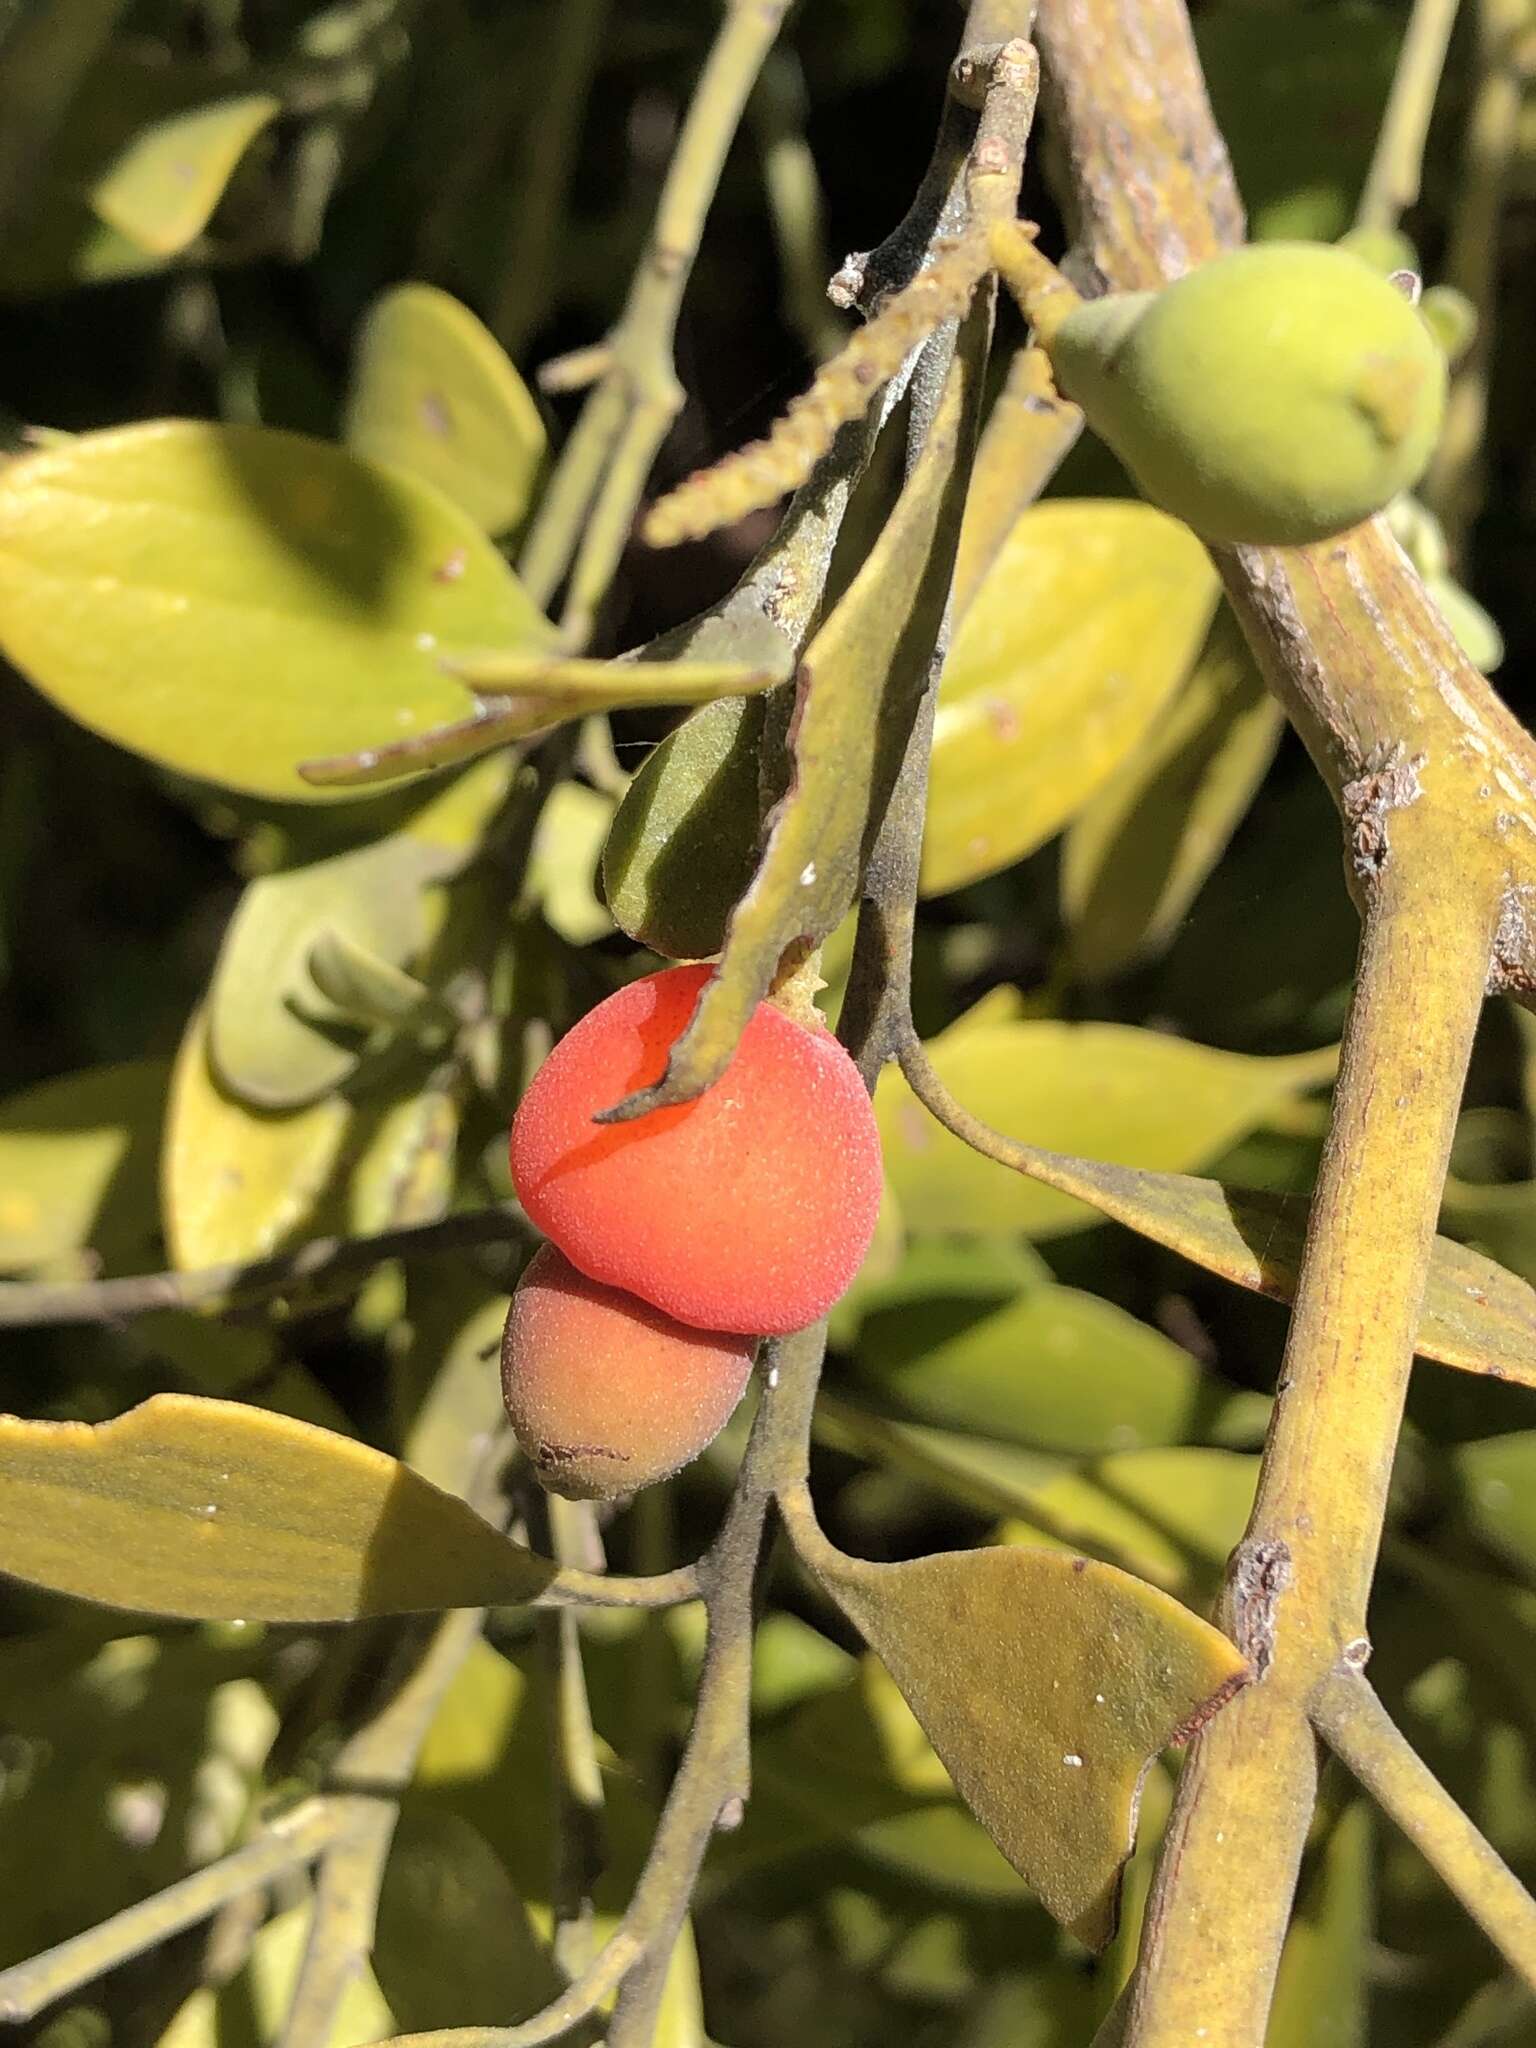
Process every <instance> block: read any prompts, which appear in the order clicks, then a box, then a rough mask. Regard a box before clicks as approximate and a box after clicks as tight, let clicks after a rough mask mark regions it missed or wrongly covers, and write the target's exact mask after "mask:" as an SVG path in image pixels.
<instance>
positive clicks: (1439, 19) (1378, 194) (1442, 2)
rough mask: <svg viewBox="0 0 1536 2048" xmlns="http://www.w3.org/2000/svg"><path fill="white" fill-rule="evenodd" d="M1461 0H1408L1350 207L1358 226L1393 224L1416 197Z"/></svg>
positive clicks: (1377, 226)
mask: <svg viewBox="0 0 1536 2048" xmlns="http://www.w3.org/2000/svg"><path fill="white" fill-rule="evenodd" d="M1459 4H1460V0H1413V12H1412V14H1411V15H1410V16H1409V18H1408V27H1407V31H1406V32H1405V34H1404V36H1403V43H1402V48H1401V49H1400V50H1399V51H1398V55H1397V69H1396V71H1395V72H1394V73H1393V77H1392V90H1391V91H1390V92H1389V93H1388V95H1387V104H1386V110H1385V112H1384V113H1383V114H1382V117H1381V127H1380V128H1379V129H1378V130H1377V134H1376V147H1375V150H1374V151H1373V152H1372V155H1371V167H1370V169H1369V170H1368V171H1367V172H1366V176H1365V184H1364V186H1363V187H1362V189H1361V193H1360V204H1359V205H1358V207H1356V209H1355V226H1356V227H1359V228H1377V229H1388V228H1395V227H1396V226H1397V223H1398V220H1399V219H1400V217H1401V216H1402V214H1403V211H1404V209H1405V208H1407V207H1410V206H1412V205H1413V203H1414V201H1415V200H1416V199H1417V198H1418V196H1419V181H1420V179H1421V178H1422V176H1423V173H1424V144H1425V141H1426V139H1427V138H1428V135H1429V123H1430V117H1431V115H1432V114H1433V113H1434V111H1435V100H1436V98H1437V97H1438V95H1439V92H1440V76H1441V73H1442V72H1443V71H1444V69H1445V53H1446V51H1447V49H1448V48H1449V47H1450V41H1451V30H1452V28H1453V27H1454V26H1455V22H1456V9H1457V7H1458V5H1459Z"/></svg>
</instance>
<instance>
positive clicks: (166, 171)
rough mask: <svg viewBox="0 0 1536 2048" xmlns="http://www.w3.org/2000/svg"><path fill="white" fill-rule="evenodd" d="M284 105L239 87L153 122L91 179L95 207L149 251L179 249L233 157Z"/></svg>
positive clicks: (204, 221) (198, 225)
mask: <svg viewBox="0 0 1536 2048" xmlns="http://www.w3.org/2000/svg"><path fill="white" fill-rule="evenodd" d="M281 111H282V103H281V101H280V100H277V99H274V98H273V96H272V95H271V94H270V93H264V92H253V93H240V94H236V95H235V96H234V97H233V98H230V99H224V100H217V101H215V102H214V103H213V105H211V106H205V107H192V108H189V109H187V110H186V111H185V112H182V113H176V114H169V115H167V116H166V117H165V118H164V119H163V120H159V121H155V122H152V123H151V124H150V125H149V126H147V127H145V128H141V129H140V130H139V131H138V133H137V134H135V135H134V136H133V137H132V138H131V140H130V141H129V142H128V143H127V144H126V145H125V146H124V148H123V149H121V150H120V151H119V152H118V154H117V156H116V157H115V158H114V160H113V161H112V163H111V164H110V165H108V167H107V168H106V170H104V171H103V172H102V174H101V175H100V177H98V178H97V180H96V182H95V183H94V184H93V185H92V187H91V189H90V192H89V194H88V195H87V196H88V198H89V200H90V204H91V208H92V211H93V212H94V213H95V214H96V215H97V216H98V218H99V219H101V220H104V221H105V222H106V224H107V226H108V227H111V228H115V229H116V230H117V232H118V233H119V234H120V235H126V236H127V238H128V240H129V241H130V242H135V243H137V244H138V246H139V247H140V248H141V249H145V250H147V251H148V252H149V254H150V255H152V256H161V257H163V256H174V255H175V254H176V253H177V252H178V251H179V250H181V249H184V248H186V246H187V244H188V243H189V242H191V241H194V240H195V239H196V238H197V236H198V235H200V234H201V233H202V231H203V229H204V228H205V227H206V226H207V225H208V222H209V219H210V217H211V216H212V213H213V210H214V208H215V207H216V206H217V205H218V203H219V200H220V198H221V197H222V196H223V192H224V187H225V186H226V185H227V184H228V183H229V180H230V177H231V175H232V174H233V172H234V168H235V166H236V164H238V163H239V161H240V159H241V157H242V156H244V154H245V152H246V150H247V149H248V148H249V147H250V145H251V144H252V142H254V141H255V139H256V137H257V136H258V135H259V134H260V133H261V131H262V129H263V128H265V127H266V126H267V125H268V124H269V123H270V122H272V121H274V120H275V119H276V118H277V116H278V114H279V113H280V112H281Z"/></svg>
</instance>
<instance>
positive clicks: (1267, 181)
mask: <svg viewBox="0 0 1536 2048" xmlns="http://www.w3.org/2000/svg"><path fill="white" fill-rule="evenodd" d="M1402 33H1403V24H1402V18H1401V17H1400V16H1399V15H1396V14H1394V13H1392V12H1391V11H1390V10H1389V9H1387V8H1385V7H1376V6H1362V5H1360V4H1358V0H1348V4H1346V5H1344V6H1340V7H1335V8H1331V9H1329V10H1328V11H1327V12H1326V13H1317V14H1314V13H1312V12H1310V11H1309V10H1305V9H1302V10H1298V11H1295V12H1292V13H1287V14H1284V15H1280V14H1269V13H1266V12H1250V11H1249V10H1248V9H1246V8H1240V7H1239V8H1222V9H1219V10H1217V11H1216V12H1215V13H1212V14H1206V15H1202V17H1201V20H1200V24H1199V31H1198V34H1197V36H1196V42H1197V43H1198V45H1199V50H1200V61H1201V65H1202V67H1203V69H1204V72H1205V78H1206V83H1207V85H1208V87H1209V89H1210V95H1211V102H1212V105H1213V106H1214V108H1215V111H1216V119H1217V121H1218V122H1219V123H1220V126H1221V131H1222V135H1223V138H1224V140H1225V142H1226V144H1227V147H1228V148H1229V149H1230V150H1231V152H1232V161H1233V165H1234V167H1235V169H1236V172H1237V182H1238V186H1239V189H1240V190H1241V192H1242V195H1243V201H1244V204H1245V206H1246V208H1247V213H1248V231H1249V234H1250V235H1251V236H1252V237H1253V239H1254V240H1255V241H1258V240H1260V239H1263V238H1266V237H1272V236H1277V235H1280V236H1291V237H1295V238H1297V239H1300V240H1303V241H1307V240H1312V241H1325V242H1326V241H1331V240H1332V239H1333V237H1334V236H1335V235H1339V234H1342V233H1343V231H1344V229H1345V228H1347V227H1348V226H1349V224H1350V222H1351V220H1352V219H1353V217H1354V211H1355V202H1356V200H1357V198H1358V197H1359V193H1360V187H1361V184H1362V183H1363V182H1364V178H1365V173H1366V169H1367V166H1368V165H1369V163H1370V159H1371V146H1372V143H1373V141H1374V139H1375V135H1376V128H1377V120H1378V116H1379V114H1380V112H1381V110H1382V108H1383V107H1384V106H1385V105H1386V99H1387V92H1388V89H1389V87H1390V86H1391V83H1392V73H1393V70H1394V68H1395V65H1396V62H1397V51H1398V45H1399V44H1400V42H1401V40H1402Z"/></svg>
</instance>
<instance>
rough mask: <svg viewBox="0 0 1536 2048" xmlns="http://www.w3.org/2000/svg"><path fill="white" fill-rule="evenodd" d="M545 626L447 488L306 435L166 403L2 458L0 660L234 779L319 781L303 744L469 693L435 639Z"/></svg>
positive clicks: (133, 745)
mask: <svg viewBox="0 0 1536 2048" xmlns="http://www.w3.org/2000/svg"><path fill="white" fill-rule="evenodd" d="M547 635H548V628H547V627H546V625H545V624H544V622H543V620H542V619H541V618H540V616H539V614H538V613H537V612H536V611H535V609H534V607H533V605H532V604H531V603H530V602H529V600H528V599H527V597H526V596H524V594H523V591H522V589H521V587H520V586H519V584H518V583H517V581H516V579H515V577H514V576H513V575H512V572H511V571H510V570H509V569H508V568H507V566H506V564H505V563H504V562H503V561H502V559H501V557H500V556H499V555H498V554H497V553H496V550H495V549H494V548H493V547H492V546H491V544H490V543H489V542H488V541H487V540H486V539H485V537H484V535H483V534H481V533H480V531H479V529H478V528H477V527H475V526H473V525H472V524H471V523H470V522H469V521H468V520H467V519H466V518H465V517H464V515H463V514H462V513H461V512H459V511H458V510H457V509H456V508H455V507H453V506H451V505H449V504H448V503H447V502H446V501H445V500H444V499H443V498H441V497H440V496H439V495H438V494H437V493H436V492H435V491H432V490H430V489H428V488H427V487H426V486H423V485H419V484H417V483H415V482H413V481H412V480H411V479H410V478H409V477H406V476H403V475H401V474H400V473H398V472H396V471H391V470H383V469H376V468H374V467H372V466H371V465H369V464H367V463H364V462H362V461H360V460H358V458H357V457H355V456H351V455H347V454H345V453H343V452H342V451H341V450H340V449H336V448H332V447H329V446H327V445H326V444H325V443H324V442H320V441H312V440H309V439H307V438H306V437H305V436H303V435H299V434H286V433H279V432H277V431H275V430H273V429H269V428H260V427H218V426H212V425H208V424H204V423H201V422H196V421H191V420H167V421H158V422H151V423H149V424H147V425H143V426H132V427H120V428H114V429H112V430H110V431H108V432H104V433H99V434H82V435H80V436H78V437H77V438H75V439H73V440H70V441H66V442H62V443H60V444H58V445H56V446H53V447H50V448H47V449H45V450H43V451H41V452H40V453H38V454H36V455H31V456H27V457H24V458H23V459H22V460H20V461H18V462H14V463H11V464H10V465H9V466H8V467H7V468H6V469H5V470H4V472H3V474H0V643H3V645H4V647H5V650H6V652H7V653H8V654H9V655H10V657H11V659H12V660H14V661H15V662H16V664H17V665H18V667H20V668H21V669H23V670H24V671H25V672H26V673H27V674H28V675H29V676H30V677H31V679H32V680H33V682H35V683H36V684H37V686H38V687H39V689H41V690H43V691H44V692H45V693H46V694H47V695H48V696H50V697H52V698H53V699H54V701H55V702H56V703H57V704H58V705H59V706H60V707H61V709H63V710H65V711H67V712H68V713H69V714H70V715H71V716H72V717H74V718H78V719H79V720H80V721H81V723H82V724H84V725H88V726H90V727H91V728H92V729H93V730H95V731H97V732H100V733H102V734H104V735H105V736H106V737H107V738H108V739H112V740H115V741H117V743H118V744H119V745H121V746H125V747H128V748H130V749H132V750H133V751H135V752H137V753H142V754H145V755H147V756H148V757H149V758H150V759H151V760H155V761H159V762H162V763H163V764H164V765H166V766H167V767H170V768H175V769H177V770H179V771H180V772H181V773H183V774H186V775H193V776H198V777H202V778H204V779H206V780H208V781H211V782H219V783H224V784H226V785H227V786H228V787H230V788H232V789H239V790H245V791H249V792H250V793H252V794H254V795H257V796H274V797H285V798H290V799H292V798H305V799H308V800H310V801H315V800H319V799H323V798H324V796H325V792H323V791H320V790H317V789H316V788H314V787H313V786H312V785H311V784H310V783H308V782H306V781H305V780H304V778H303V777H302V776H301V775H300V774H299V773H298V764H299V763H300V762H302V761H305V760H307V759H309V758H310V757H312V756H316V755H326V754H338V753H344V752H351V751H352V750H354V749H358V748H363V747H366V746H368V745H369V744H370V743H377V742H379V741H380V740H381V739H394V738H398V737H400V736H401V735H402V734H404V733H407V732H422V731H425V730H426V729H428V728H430V727H432V726H436V725H440V724H443V723H446V722H448V721H450V720H452V719H455V718H460V717H463V716H464V715H465V714H466V713H468V712H470V711H471V710H472V709H473V703H472V700H471V699H470V697H469V696H468V693H467V692H466V691H465V690H464V689H463V687H462V685H460V684H459V683H457V682H455V681H454V680H453V678H452V677H451V676H449V675H447V674H446V673H445V672H444V669H443V666H442V654H441V649H442V647H444V646H446V645H448V644H450V643H456V644H458V645H464V644H466V643H483V642H493V643H500V644H507V645H513V646H518V645H521V646H533V645H537V644H539V643H541V642H542V641H543V640H545V639H546V638H547ZM406 772H409V771H406Z"/></svg>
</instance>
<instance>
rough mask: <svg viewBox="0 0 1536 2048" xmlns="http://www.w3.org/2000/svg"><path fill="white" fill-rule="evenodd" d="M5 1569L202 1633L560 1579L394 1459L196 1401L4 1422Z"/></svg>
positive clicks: (404, 1607)
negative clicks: (199, 1626)
mask: <svg viewBox="0 0 1536 2048" xmlns="http://www.w3.org/2000/svg"><path fill="white" fill-rule="evenodd" d="M0 1557H3V1558H4V1560H5V1569H6V1570H7V1571H8V1572H11V1573H12V1574H14V1575H15V1577H17V1578H19V1579H24V1580H26V1581H27V1582H28V1583H29V1584H31V1585H35V1586H46V1587H47V1588H49V1590H50V1591H52V1592H56V1593H70V1594H73V1595H75V1596H76V1597H77V1598H78V1599H82V1600H96V1601H100V1602H102V1603H103V1604H104V1605H106V1606H109V1607H126V1608H132V1609H136V1610H138V1611H140V1612H143V1613H146V1614H165V1615H173V1616H181V1617H183V1618H186V1619H191V1620H205V1621H235V1620H247V1621H350V1620H352V1619H354V1618H356V1617H357V1616H360V1615H368V1614H413V1613H419V1612H427V1611H433V1610H436V1609H438V1608H444V1607H478V1606H480V1605H481V1604H483V1603H485V1602H491V1601H495V1602H507V1603H511V1602H516V1601H521V1600H528V1599H531V1598H532V1596H533V1595H534V1594H535V1593H537V1592H538V1591H539V1589H540V1588H541V1587H542V1586H544V1585H546V1584H547V1583H548V1581H549V1578H550V1576H551V1572H552V1569H553V1568H552V1567H551V1566H549V1565H548V1564H546V1563H545V1562H544V1561H543V1560H542V1559H540V1558H536V1557H534V1556H532V1555H531V1554H530V1553H529V1552H528V1551H526V1550H523V1549H522V1548H520V1547H519V1546H518V1545H517V1544H515V1543H513V1542H511V1541H510V1539H509V1538H507V1537H504V1536H502V1535H501V1534H500V1533H499V1532H498V1531H497V1530H495V1529H493V1528H492V1527H491V1526H490V1524H489V1523H488V1522H483V1521H482V1520H481V1519H480V1517H479V1516H478V1515H477V1514H475V1513H474V1512H473V1511H472V1510H471V1509H470V1508H467V1507H466V1506H465V1505H464V1503H463V1502H462V1501H460V1500H454V1499H453V1498H452V1497H451V1496H449V1495H448V1494H445V1493H439V1492H438V1490H437V1488H436V1487H435V1486H430V1485H429V1484H428V1483H427V1481H426V1480H425V1479H422V1478H420V1477H418V1475H417V1474H416V1473H414V1472H412V1471H411V1469H410V1468H409V1466H406V1465H402V1464H400V1463H399V1462H398V1460H396V1459H394V1458H389V1457H386V1456H385V1455H384V1453H383V1452H382V1451H375V1450H370V1449H369V1448H368V1446H367V1445H365V1444H360V1443H354V1442H353V1441H352V1440H351V1439H350V1438H349V1437H343V1436H335V1435H333V1434H332V1433H331V1432H330V1431H329V1430H324V1429H316V1428H315V1427H314V1426H313V1425H312V1424H310V1423H307V1422H296V1421H294V1420H293V1419H292V1418H291V1417H289V1416H286V1415H274V1414H271V1413H269V1412H268V1411H267V1410H266V1409H263V1408H247V1407H245V1406H243V1405H241V1404H240V1403H239V1402H235V1401H211V1400H205V1399H203V1398H201V1397H200V1396H198V1395H193V1394H157V1395H155V1396H154V1398H153V1399H151V1400H148V1401H145V1402H143V1403H142V1404H141V1405H140V1406H139V1407H137V1408H133V1409H130V1410H129V1412H128V1413H127V1414H126V1415H120V1416H118V1417H117V1418H116V1419H115V1420H114V1421H111V1422H101V1423H96V1424H94V1425H92V1424H88V1423H84V1422H23V1421H21V1420H20V1419H19V1418H17V1417H16V1416H3V1417H0Z"/></svg>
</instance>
